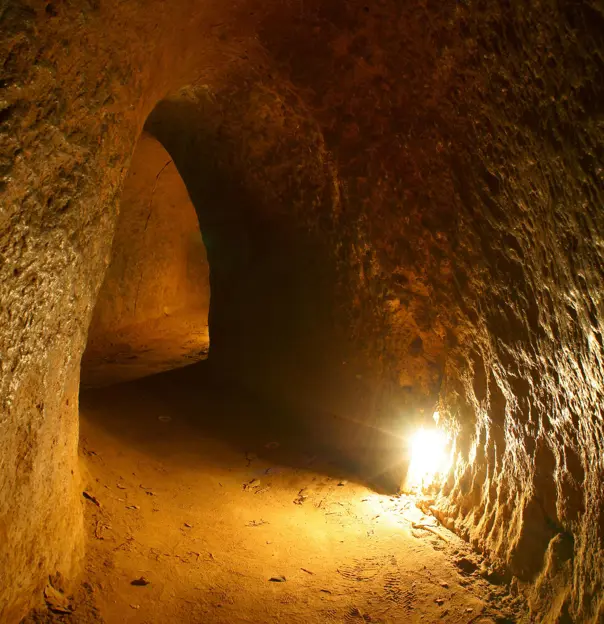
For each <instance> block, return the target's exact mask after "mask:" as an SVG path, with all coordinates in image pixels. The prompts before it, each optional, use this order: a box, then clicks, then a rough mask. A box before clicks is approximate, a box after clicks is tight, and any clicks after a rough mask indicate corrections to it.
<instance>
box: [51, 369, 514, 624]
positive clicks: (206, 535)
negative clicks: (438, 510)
mask: <svg viewBox="0 0 604 624" xmlns="http://www.w3.org/2000/svg"><path fill="white" fill-rule="evenodd" d="M171 379H172V380H174V379H177V377H175V376H172V377H171ZM182 393H183V386H182V385H181V384H179V383H174V382H173V381H171V382H169V383H166V382H165V381H164V380H162V379H161V378H157V379H155V380H154V379H149V380H144V381H142V382H139V383H137V384H128V385H122V386H120V387H115V388H110V389H106V390H103V391H91V392H89V393H86V394H84V395H83V397H82V401H81V409H82V438H81V446H80V456H81V461H82V464H83V467H84V469H85V473H86V480H87V486H86V492H87V494H88V495H90V496H91V497H94V499H95V501H96V502H93V501H91V500H90V499H88V500H86V512H85V513H86V527H87V558H86V565H85V573H84V578H83V586H82V588H81V589H80V592H79V594H78V596H77V597H76V598H74V599H73V600H71V601H70V600H66V601H65V604H66V605H67V608H68V609H72V608H73V609H74V612H73V614H71V615H63V616H60V617H61V618H63V619H60V618H59V616H57V615H55V616H52V615H48V617H49V618H51V621H52V617H55V618H58V619H59V620H60V621H66V622H89V621H90V622H97V621H104V622H106V623H107V624H121V623H122V622H124V623H125V622H129V623H132V624H134V623H141V624H142V623H149V624H150V623H159V622H161V623H162V624H172V623H174V624H176V623H179V624H180V623H182V624H194V623H199V622H206V623H208V624H213V623H216V624H244V623H249V624H252V623H253V624H264V623H269V622H288V623H291V624H306V623H310V622H313V623H314V622H316V623H317V624H319V623H321V624H324V623H327V622H334V623H335V622H350V623H354V622H374V623H383V624H386V623H393V624H394V623H400V622H443V623H454V622H455V623H464V624H468V623H470V622H476V623H478V622H480V623H481V624H487V623H490V624H492V623H493V622H520V621H523V619H524V615H525V613H526V608H525V607H524V606H523V604H522V601H520V600H518V599H516V600H515V599H513V598H512V596H510V595H509V594H508V592H507V588H506V587H505V586H503V585H501V586H500V585H498V584H496V583H497V576H496V574H493V573H492V571H490V570H489V569H488V568H487V567H486V565H484V566H483V567H482V569H481V565H482V564H481V561H480V559H479V558H478V557H476V556H475V555H474V554H472V553H471V552H470V549H469V548H468V545H467V544H465V543H464V542H463V541H461V540H460V539H459V538H457V537H456V536H455V535H454V534H452V533H450V532H449V531H447V529H445V528H444V527H442V526H440V525H439V524H438V522H437V521H436V519H435V518H434V517H433V516H431V515H427V516H426V515H424V513H423V512H422V511H421V510H420V509H418V508H417V507H416V500H415V499H414V498H413V497H407V496H401V497H398V496H388V495H385V494H379V493H376V492H375V491H374V490H372V489H369V488H367V487H366V486H364V485H363V484H361V483H360V482H358V478H355V476H354V475H349V474H346V472H345V471H343V469H342V468H341V467H339V466H338V465H336V464H334V463H333V462H331V463H330V462H327V461H326V458H325V457H322V456H320V455H317V454H316V452H315V449H314V448H313V446H312V444H311V443H310V441H301V440H300V439H296V438H295V437H293V435H294V432H293V431H292V430H291V429H290V428H288V425H287V423H281V426H279V427H267V426H262V425H260V423H261V422H262V421H261V417H262V415H263V414H262V412H263V408H262V406H261V405H259V404H257V403H255V402H253V401H252V400H250V399H249V397H245V396H242V395H238V393H237V392H236V391H231V392H230V393H228V394H224V393H220V394H219V393H214V394H213V395H212V393H211V392H208V389H207V388H205V389H204V392H203V396H201V397H199V396H195V393H194V392H191V394H189V395H186V396H183V394H182ZM97 503H98V505H97ZM414 526H415V527H417V528H414ZM425 527H428V529H426V528H425ZM487 576H488V577H489V578H491V582H489V581H487V580H486V578H485V577H487ZM141 577H142V578H143V579H144V580H142V581H139V583H141V584H137V583H136V581H137V579H141ZM133 582H134V583H133ZM142 583H144V584H142ZM146 583H148V584H146ZM40 617H42V616H41V615H40Z"/></svg>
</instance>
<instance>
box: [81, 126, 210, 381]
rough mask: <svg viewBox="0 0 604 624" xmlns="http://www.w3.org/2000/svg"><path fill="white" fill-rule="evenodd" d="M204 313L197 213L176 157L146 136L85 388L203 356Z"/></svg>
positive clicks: (127, 192) (205, 288) (94, 332)
mask: <svg viewBox="0 0 604 624" xmlns="http://www.w3.org/2000/svg"><path fill="white" fill-rule="evenodd" d="M209 308H210V279H209V266H208V261H207V254H206V249H205V246H204V243H203V240H202V236H201V232H200V229H199V223H198V221H197V215H196V213H195V209H194V208H193V205H192V204H191V200H190V198H189V195H188V193H187V190H186V187H185V185H184V183H183V181H182V179H181V177H180V175H179V173H178V171H177V169H176V166H175V164H174V162H173V160H172V159H171V158H170V156H169V155H168V153H167V152H166V151H165V149H164V148H163V147H162V146H161V144H160V143H159V142H158V141H157V140H156V139H155V138H153V137H152V136H151V135H150V134H148V133H146V132H143V133H142V135H141V137H140V139H139V140H138V142H137V145H136V148H135V150H134V154H133V157H132V162H131V165H130V170H129V172H128V176H127V178H126V181H125V183H124V188H123V191H122V196H121V200H120V213H119V219H118V222H117V225H116V232H115V236H114V240H113V247H112V254H111V261H110V264H109V267H108V269H107V272H106V275H105V279H104V282H103V285H102V287H101V290H100V292H99V295H98V298H97V302H96V305H95V309H94V314H93V318H92V322H91V325H90V329H89V330H88V343H87V348H86V351H85V353H84V356H83V359H82V385H83V386H84V387H86V386H98V385H107V384H111V383H117V382H121V381H127V380H130V379H136V378H139V377H144V376H146V375H151V374H154V373H158V372H161V371H162V370H169V369H172V368H177V367H180V366H186V365H187V364H191V363H192V362H195V361H199V360H203V359H205V358H206V357H207V354H208V350H209V343H210V338H209V331H208V313H209Z"/></svg>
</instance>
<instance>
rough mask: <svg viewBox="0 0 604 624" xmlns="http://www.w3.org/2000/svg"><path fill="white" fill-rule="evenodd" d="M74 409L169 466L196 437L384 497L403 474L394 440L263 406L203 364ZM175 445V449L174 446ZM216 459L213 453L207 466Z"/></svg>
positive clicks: (113, 390)
mask: <svg viewBox="0 0 604 624" xmlns="http://www.w3.org/2000/svg"><path fill="white" fill-rule="evenodd" d="M80 410H81V414H82V417H83V418H85V419H86V420H87V421H89V422H91V423H93V424H94V425H96V426H100V427H102V428H103V429H104V430H105V431H106V432H107V433H110V434H111V435H112V436H116V437H119V438H121V439H122V440H123V441H126V442H127V444H128V445H129V446H133V447H135V448H137V449H139V450H142V451H144V452H145V453H149V454H153V455H156V456H162V455H166V454H169V455H170V459H171V461H178V453H182V454H188V453H191V452H192V453H195V444H196V443H195V440H196V439H199V437H200V436H201V437H202V438H204V439H208V438H211V439H214V440H216V442H217V443H219V444H220V445H225V444H226V445H227V446H229V447H230V448H232V449H233V450H236V451H237V452H239V453H241V455H242V457H258V458H261V459H266V460H268V461H270V462H273V463H277V464H281V465H284V466H290V467H293V468H306V469H309V468H310V469H312V470H313V471H316V472H319V473H322V474H325V475H327V476H331V477H335V478H346V479H349V480H351V481H355V482H358V483H362V484H364V485H367V486H369V487H371V488H372V489H374V490H376V491H380V492H385V493H394V492H395V491H396V490H397V488H398V486H399V484H400V483H401V481H402V478H403V476H404V470H405V469H406V465H405V462H404V461H403V457H402V452H401V447H402V445H401V441H400V440H399V439H397V438H396V437H395V436H392V435H388V434H385V433H382V432H379V431H375V430H372V429H371V428H370V427H367V426H363V425H361V424H358V423H353V422H347V421H345V420H344V419H341V418H337V417H336V416H334V415H331V414H318V413H309V412H305V413H301V412H297V410H296V409H295V407H290V408H283V407H277V406H274V405H270V404H268V403H267V402H266V401H261V400H260V399H258V398H257V397H255V396H254V394H253V393H251V392H249V391H246V390H244V389H242V388H239V387H236V386H235V385H234V384H232V383H231V382H227V381H226V380H224V379H222V378H219V377H218V376H217V375H215V374H214V373H213V372H212V369H211V366H210V365H209V363H207V362H201V363H199V364H196V365H193V366H189V367H186V368H183V369H179V370H173V371H169V372H166V373H162V374H159V375H154V376H152V377H146V378H144V379H140V380H137V381H133V382H128V383H123V384H119V385H115V386H111V387H108V388H100V389H89V390H85V391H82V393H81V396H80ZM183 432H184V433H185V434H186V435H185V436H183V435H182V434H183ZM183 439H185V440H188V441H189V446H188V447H187V448H182V440H183ZM177 440H178V445H180V446H178V447H175V444H176V443H177ZM82 445H83V446H84V447H85V446H86V441H85V440H82ZM175 448H177V449H178V450H177V451H175ZM204 449H207V444H206V445H204ZM204 452H205V453H206V454H207V450H204ZM221 457H222V455H221V454H220V453H217V454H216V457H215V458H214V460H215V461H217V462H220V461H221ZM207 459H208V460H210V459H211V458H207Z"/></svg>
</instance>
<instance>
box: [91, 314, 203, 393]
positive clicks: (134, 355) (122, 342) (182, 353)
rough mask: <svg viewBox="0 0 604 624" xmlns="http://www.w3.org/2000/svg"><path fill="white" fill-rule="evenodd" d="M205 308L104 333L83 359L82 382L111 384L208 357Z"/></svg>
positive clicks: (101, 384)
mask: <svg viewBox="0 0 604 624" xmlns="http://www.w3.org/2000/svg"><path fill="white" fill-rule="evenodd" d="M209 344H210V339H209V334H208V323H207V311H206V310H179V311H177V312H174V313H171V314H164V315H163V316H162V317H160V318H155V319H150V320H148V321H146V322H144V323H137V324H133V325H130V326H128V327H125V328H122V329H121V330H119V331H116V332H112V333H111V334H110V335H107V336H101V337H99V338H98V340H96V341H95V342H93V343H92V344H89V345H88V347H87V349H86V351H85V353H84V357H83V359H82V379H81V384H82V386H83V387H84V388H86V387H100V386H109V385H112V384H116V383H120V382H124V381H132V380H134V379H140V378H142V377H147V376H149V375H154V374H156V373H161V372H163V371H169V370H173V369H175V368H181V367H183V366H188V365H189V364H193V363H194V362H199V361H201V360H205V359H206V357H207V355H208V350H209Z"/></svg>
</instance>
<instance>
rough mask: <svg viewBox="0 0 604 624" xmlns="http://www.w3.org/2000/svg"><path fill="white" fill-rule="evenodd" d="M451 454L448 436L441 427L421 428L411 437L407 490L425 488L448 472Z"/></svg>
mask: <svg viewBox="0 0 604 624" xmlns="http://www.w3.org/2000/svg"><path fill="white" fill-rule="evenodd" d="M448 463H449V454H448V453H447V436H446V435H445V432H444V431H442V430H440V429H420V430H419V431H417V432H416V433H415V435H414V436H413V438H412V439H411V463H410V465H409V472H408V473H407V481H406V484H405V485H406V487H405V489H407V490H412V489H418V488H419V489H420V490H422V489H425V488H428V487H430V486H431V485H433V484H434V483H435V482H436V481H437V480H438V477H440V476H442V475H444V474H445V473H446V472H447V469H448Z"/></svg>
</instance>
